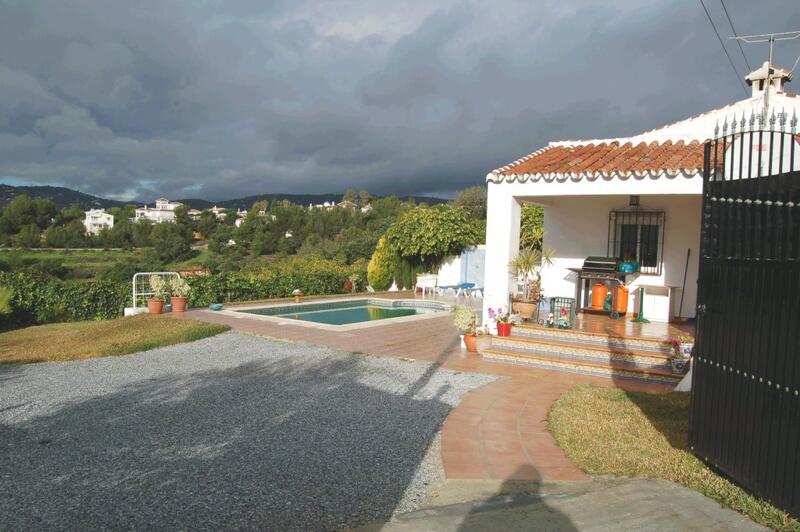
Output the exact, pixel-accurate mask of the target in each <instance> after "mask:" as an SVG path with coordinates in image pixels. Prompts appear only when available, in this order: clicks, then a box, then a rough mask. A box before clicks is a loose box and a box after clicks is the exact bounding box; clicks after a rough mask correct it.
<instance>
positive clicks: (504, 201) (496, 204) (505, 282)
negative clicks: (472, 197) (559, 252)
mask: <svg viewBox="0 0 800 532" xmlns="http://www.w3.org/2000/svg"><path fill="white" fill-rule="evenodd" d="M487 196H488V197H487V213H486V266H485V268H484V272H485V273H484V275H485V278H484V281H483V287H484V296H483V323H485V324H489V317H488V313H487V310H488V309H489V307H493V308H498V307H503V308H504V309H507V307H508V294H509V293H510V292H511V291H512V286H513V285H512V278H511V274H510V273H509V271H508V263H509V262H511V259H512V258H514V257H515V256H516V255H517V253H518V252H519V225H520V215H521V207H520V204H519V202H517V200H516V198H515V197H514V196H513V195H512V193H511V186H509V184H508V183H505V182H500V183H493V182H491V181H490V182H489V183H488V191H487Z"/></svg>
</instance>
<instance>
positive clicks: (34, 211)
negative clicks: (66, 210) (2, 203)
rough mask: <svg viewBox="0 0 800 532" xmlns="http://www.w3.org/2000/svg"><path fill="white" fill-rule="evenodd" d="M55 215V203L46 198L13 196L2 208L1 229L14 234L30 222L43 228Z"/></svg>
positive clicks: (22, 195) (23, 195)
mask: <svg viewBox="0 0 800 532" xmlns="http://www.w3.org/2000/svg"><path fill="white" fill-rule="evenodd" d="M55 215H56V206H55V204H54V203H53V202H52V201H50V200H46V199H40V198H36V199H31V198H30V197H28V196H27V195H25V194H20V195H19V196H15V197H14V199H12V200H11V201H10V202H9V203H8V205H6V207H5V209H3V214H2V218H3V220H4V221H3V224H2V227H3V230H4V231H5V232H6V233H7V234H9V235H14V234H16V233H18V232H19V231H20V230H22V228H23V227H25V226H29V225H31V224H33V225H36V227H38V228H39V229H45V228H46V227H47V226H48V225H50V222H51V221H52V219H53V218H54V217H55Z"/></svg>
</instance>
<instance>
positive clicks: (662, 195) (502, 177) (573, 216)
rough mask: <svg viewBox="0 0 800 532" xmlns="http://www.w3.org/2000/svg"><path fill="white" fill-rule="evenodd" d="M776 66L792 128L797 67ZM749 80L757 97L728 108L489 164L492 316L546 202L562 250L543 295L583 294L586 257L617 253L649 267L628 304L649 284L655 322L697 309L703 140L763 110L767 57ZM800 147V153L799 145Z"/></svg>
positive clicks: (776, 111) (780, 105)
mask: <svg viewBox="0 0 800 532" xmlns="http://www.w3.org/2000/svg"><path fill="white" fill-rule="evenodd" d="M769 71H770V72H769V77H770V78H771V79H770V82H769V86H770V89H769V96H768V99H769V107H768V114H767V115H766V116H767V117H768V120H771V121H774V120H777V121H779V122H780V121H783V123H784V124H787V126H788V124H789V123H792V127H794V125H795V124H796V123H797V121H796V118H797V116H798V115H800V97H798V96H797V95H795V94H790V93H786V92H784V84H785V83H786V82H788V81H790V80H791V73H790V72H788V71H787V70H785V69H781V68H778V67H776V66H774V65H773V68H771V69H769ZM745 79H746V81H747V83H748V84H749V85H751V86H752V95H751V96H750V97H749V98H746V99H744V100H741V101H738V102H735V103H732V104H730V105H727V106H725V107H721V108H719V109H714V110H711V111H708V112H706V113H703V114H700V115H697V116H694V117H691V118H687V119H685V120H681V121H679V122H675V123H672V124H669V125H665V126H662V127H659V128H657V129H653V130H650V131H646V132H644V133H641V134H638V135H634V136H631V137H624V138H609V139H594V140H568V141H559V142H551V143H549V144H548V145H547V146H545V147H543V148H540V149H538V150H536V151H534V152H533V153H531V154H529V155H525V156H524V157H522V158H520V159H518V160H516V161H514V162H512V163H509V164H508V165H506V166H503V167H501V168H498V169H496V170H494V171H492V172H490V173H489V174H488V175H487V176H486V181H487V184H488V216H487V231H486V234H487V240H486V269H485V280H484V288H485V296H484V320H486V319H487V314H488V313H487V309H488V308H490V307H492V308H497V307H504V308H506V307H507V306H508V304H509V295H510V294H511V293H512V292H514V291H515V289H516V280H513V279H511V277H510V274H509V269H508V264H509V262H510V261H511V259H512V258H513V257H514V256H515V255H516V253H517V251H518V249H519V238H520V208H521V206H522V205H523V204H525V203H534V204H537V205H541V206H542V207H543V209H544V246H545V247H547V248H551V249H552V250H553V251H554V255H555V259H554V261H553V264H552V266H548V267H545V268H544V269H543V272H542V288H543V291H544V295H545V297H548V298H549V297H553V296H563V297H576V288H577V285H578V283H579V282H581V281H579V274H578V273H577V272H578V270H580V269H581V267H582V265H583V263H584V261H585V260H586V259H587V258H588V257H592V256H597V257H613V258H615V259H617V260H622V261H627V260H635V261H638V262H639V264H640V265H641V268H642V271H641V273H640V274H639V275H638V276H636V277H635V279H633V280H632V282H630V283H629V285H628V289H629V294H628V298H629V299H628V304H627V308H628V312H631V311H633V312H638V308H637V307H636V295H637V291H638V290H637V288H639V287H643V288H644V293H645V299H644V301H645V302H644V310H645V316H646V317H647V318H649V319H650V320H653V321H668V320H670V319H671V318H673V317H677V316H681V317H684V318H692V317H694V316H695V307H696V301H697V278H698V264H699V262H698V256H699V252H700V249H699V246H700V228H701V225H700V224H701V208H702V190H703V178H702V172H703V161H704V157H703V155H704V144H703V143H704V141H705V140H707V139H710V138H713V137H714V136H715V128H716V127H718V126H719V127H722V126H723V124H726V127H727V124H729V123H732V122H734V121H735V122H736V123H737V124H744V123H745V121H747V123H751V124H752V123H753V122H752V121H756V122H757V117H759V116H760V115H761V113H763V111H764V110H765V101H764V100H765V96H766V91H765V85H767V79H768V64H767V63H764V65H763V66H762V67H760V68H759V69H757V70H754V71H753V72H751V73H750V74H749V75H748V76H747V77H746V78H745ZM773 117H775V118H773ZM794 138H795V139H796V140H797V137H794ZM766 148H767V145H766V144H759V145H753V146H752V148H751V149H752V150H753V151H754V152H755V151H759V152H762V153H763V152H765V151H766ZM737 149H738V148H737ZM788 151H789V150H787V152H788ZM794 151H795V152H796V153H797V155H796V156H800V150H798V146H797V144H796V143H795V146H794ZM726 155H727V154H726ZM784 156H788V153H787V154H785V155H784ZM745 158H747V155H746V154H745ZM759 160H760V159H759ZM765 163H766V161H765ZM687 255H688V262H687ZM687 264H688V267H687ZM684 287H685V288H684ZM682 291H683V292H684V293H683V294H681V292H682ZM619 293H622V294H624V292H623V291H620V292H619ZM681 297H682V298H683V304H682V306H681V304H680V301H681ZM582 306H583V304H582V302H581V301H579V302H578V307H582Z"/></svg>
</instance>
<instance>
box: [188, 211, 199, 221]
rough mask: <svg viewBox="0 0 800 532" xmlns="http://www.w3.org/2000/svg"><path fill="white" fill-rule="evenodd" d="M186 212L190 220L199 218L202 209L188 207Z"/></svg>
mask: <svg viewBox="0 0 800 532" xmlns="http://www.w3.org/2000/svg"><path fill="white" fill-rule="evenodd" d="M187 214H188V215H189V218H191V219H192V220H199V219H200V215H201V214H202V211H199V210H197V209H189V211H188V213H187Z"/></svg>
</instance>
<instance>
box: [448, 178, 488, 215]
mask: <svg viewBox="0 0 800 532" xmlns="http://www.w3.org/2000/svg"><path fill="white" fill-rule="evenodd" d="M453 206H455V207H461V208H462V209H464V210H466V211H467V212H468V213H469V215H470V217H471V218H472V219H475V220H486V187H482V186H474V187H469V188H466V189H464V190H462V191H461V192H459V193H458V194H457V195H456V198H455V199H454V200H453Z"/></svg>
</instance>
